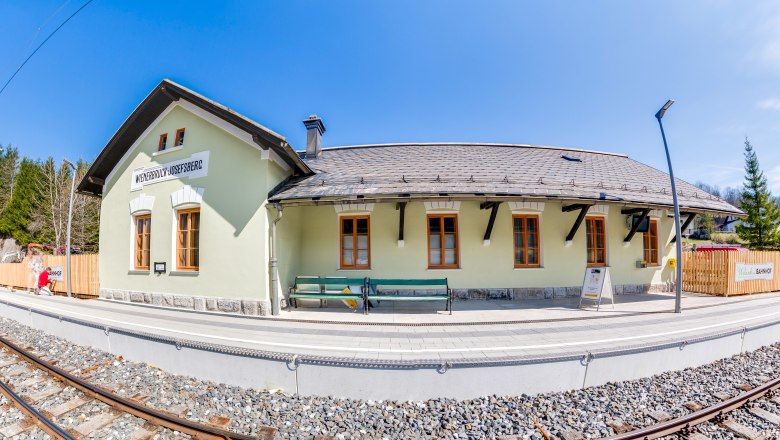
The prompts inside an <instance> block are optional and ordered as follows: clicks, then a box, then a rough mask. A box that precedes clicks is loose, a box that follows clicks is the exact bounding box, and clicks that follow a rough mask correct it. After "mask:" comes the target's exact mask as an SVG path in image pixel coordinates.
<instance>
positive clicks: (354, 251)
mask: <svg viewBox="0 0 780 440" xmlns="http://www.w3.org/2000/svg"><path fill="white" fill-rule="evenodd" d="M361 219H365V220H366V222H367V226H368V232H367V233H366V235H367V236H368V264H358V263H357V261H358V258H357V251H358V233H357V221H358V220H361ZM344 220H352V240H353V241H352V261H353V262H354V264H345V263H344ZM339 269H340V270H371V216H369V215H342V216H339Z"/></svg>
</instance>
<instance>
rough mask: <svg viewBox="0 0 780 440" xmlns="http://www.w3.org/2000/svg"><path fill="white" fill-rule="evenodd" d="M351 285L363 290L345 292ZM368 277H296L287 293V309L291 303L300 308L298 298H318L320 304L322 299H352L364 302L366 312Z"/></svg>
mask: <svg viewBox="0 0 780 440" xmlns="http://www.w3.org/2000/svg"><path fill="white" fill-rule="evenodd" d="M349 286H360V288H361V290H362V291H361V292H351V293H344V289H346V288H347V287H349ZM365 290H366V278H341V277H312V276H299V277H295V285H293V287H291V288H290V292H289V293H288V294H287V310H290V305H294V306H295V308H296V309H297V308H298V299H318V300H320V305H322V300H328V299H351V300H354V301H358V302H361V303H363V310H364V313H365V308H366V307H365V305H366V300H365V295H364V292H363V291H365Z"/></svg>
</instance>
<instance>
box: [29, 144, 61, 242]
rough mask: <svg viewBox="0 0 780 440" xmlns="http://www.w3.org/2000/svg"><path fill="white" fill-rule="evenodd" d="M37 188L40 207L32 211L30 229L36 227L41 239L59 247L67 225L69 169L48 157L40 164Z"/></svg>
mask: <svg viewBox="0 0 780 440" xmlns="http://www.w3.org/2000/svg"><path fill="white" fill-rule="evenodd" d="M38 189H39V191H40V194H41V196H42V199H43V200H41V203H40V204H39V206H40V209H38V210H36V211H35V212H34V213H33V222H32V224H31V226H32V228H31V229H36V230H37V231H38V233H37V234H36V235H38V236H39V237H40V238H41V239H43V240H45V241H47V242H49V243H51V244H53V245H54V246H55V248H56V249H60V247H61V246H63V244H64V241H65V233H66V228H67V227H68V202H69V197H70V169H69V168H68V167H67V165H65V164H62V165H60V166H59V167H57V166H56V165H55V164H54V159H53V158H51V157H49V158H48V159H47V160H46V161H45V162H44V163H43V164H41V179H40V180H39V181H38Z"/></svg>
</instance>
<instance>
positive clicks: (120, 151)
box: [78, 79, 313, 196]
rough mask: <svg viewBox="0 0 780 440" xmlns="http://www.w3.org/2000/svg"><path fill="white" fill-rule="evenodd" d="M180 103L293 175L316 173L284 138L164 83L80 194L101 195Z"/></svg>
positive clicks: (105, 152)
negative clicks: (146, 135) (221, 123)
mask: <svg viewBox="0 0 780 440" xmlns="http://www.w3.org/2000/svg"><path fill="white" fill-rule="evenodd" d="M180 99H184V100H186V101H187V102H190V103H192V104H194V105H196V106H198V107H200V108H201V109H203V110H205V111H207V112H209V113H211V114H213V115H215V116H217V117H219V118H221V119H223V120H225V121H226V122H228V123H230V124H232V125H234V126H235V127H237V128H239V129H241V130H243V131H245V132H247V133H248V134H250V135H251V136H252V140H253V141H254V142H255V143H256V144H257V145H258V146H259V147H260V148H262V149H264V150H272V151H274V152H276V153H277V154H278V155H279V157H281V158H282V160H283V161H285V162H286V163H287V164H288V165H290V167H291V168H292V169H293V174H294V175H309V174H312V173H313V172H312V170H311V169H310V168H309V167H308V165H306V163H304V162H303V160H301V158H300V157H299V156H298V154H296V152H295V150H294V149H293V148H292V146H291V145H290V144H288V143H287V141H286V140H285V138H284V137H283V136H281V135H279V134H277V133H275V132H274V131H272V130H270V129H268V128H266V127H263V126H262V125H260V124H258V123H257V122H254V121H252V120H251V119H249V118H247V117H245V116H242V115H241V114H239V113H237V112H235V111H233V110H231V109H229V108H227V107H225V106H223V105H221V104H219V103H217V102H214V101H212V100H210V99H208V98H206V97H204V96H203V95H200V94H198V93H196V92H194V91H192V90H190V89H188V88H186V87H183V86H181V85H179V84H176V83H175V82H173V81H170V80H168V79H164V80H162V82H160V84H158V85H157V87H155V88H154V90H152V92H151V93H149V95H148V96H147V97H146V98H145V99H144V100H143V101H142V102H141V104H139V105H138V107H136V109H135V110H134V111H133V113H132V114H131V115H130V116H129V117H128V118H127V119H126V120H125V122H124V123H123V124H122V126H121V127H119V130H117V132H116V133H115V134H114V136H113V137H112V138H111V140H110V141H108V144H106V146H105V147H104V148H103V151H101V152H100V154H99V155H98V157H97V159H95V161H94V162H93V163H92V166H91V167H90V168H89V170H88V171H87V174H86V175H85V176H84V178H83V179H82V180H81V182H80V183H79V185H78V191H79V192H80V193H84V194H88V195H95V196H99V195H101V194H102V193H103V185H105V183H106V182H105V180H106V178H107V177H108V176H109V174H110V173H111V171H112V170H113V169H114V168H115V167H116V166H117V165H118V164H119V162H120V161H121V159H122V157H123V156H124V155H125V153H126V152H127V151H128V150H129V149H130V147H131V146H132V145H133V143H135V141H136V140H137V139H138V137H139V136H141V134H142V133H143V132H144V131H145V130H146V129H147V128H148V127H149V125H150V124H152V122H154V120H155V119H157V117H158V116H160V114H162V112H163V111H165V109H166V108H168V107H169V106H170V105H171V104H172V103H174V102H177V101H179V100H180Z"/></svg>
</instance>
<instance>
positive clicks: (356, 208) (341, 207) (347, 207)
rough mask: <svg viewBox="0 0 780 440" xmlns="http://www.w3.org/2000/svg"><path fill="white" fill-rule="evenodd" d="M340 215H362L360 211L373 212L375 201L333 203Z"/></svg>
mask: <svg viewBox="0 0 780 440" xmlns="http://www.w3.org/2000/svg"><path fill="white" fill-rule="evenodd" d="M333 208H335V209H336V213H337V214H338V215H360V214H359V213H371V212H372V211H373V210H374V204H373V203H342V204H337V205H333Z"/></svg>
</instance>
